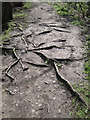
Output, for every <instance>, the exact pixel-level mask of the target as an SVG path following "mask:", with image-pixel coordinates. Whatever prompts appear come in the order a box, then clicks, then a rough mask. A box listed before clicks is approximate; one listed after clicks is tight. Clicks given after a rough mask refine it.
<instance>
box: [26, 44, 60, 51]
mask: <svg viewBox="0 0 90 120" xmlns="http://www.w3.org/2000/svg"><path fill="white" fill-rule="evenodd" d="M52 48H58V49H61V47H58V46H56V45H51V46H49V47H42V48H35V49H27V51H36V50H49V49H52Z"/></svg>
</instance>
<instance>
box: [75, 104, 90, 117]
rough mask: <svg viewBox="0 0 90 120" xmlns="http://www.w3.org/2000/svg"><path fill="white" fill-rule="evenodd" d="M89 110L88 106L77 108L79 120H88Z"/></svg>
mask: <svg viewBox="0 0 90 120" xmlns="http://www.w3.org/2000/svg"><path fill="white" fill-rule="evenodd" d="M88 115H89V110H88V108H87V107H86V106H80V105H79V106H77V112H76V116H77V117H78V118H88V117H89V116H88Z"/></svg>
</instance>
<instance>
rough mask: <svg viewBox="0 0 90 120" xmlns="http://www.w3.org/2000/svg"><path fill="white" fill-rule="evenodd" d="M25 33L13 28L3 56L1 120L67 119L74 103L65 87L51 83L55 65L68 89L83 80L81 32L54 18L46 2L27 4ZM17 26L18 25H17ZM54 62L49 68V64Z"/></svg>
mask: <svg viewBox="0 0 90 120" xmlns="http://www.w3.org/2000/svg"><path fill="white" fill-rule="evenodd" d="M27 14H28V16H27V18H26V20H27V21H26V26H27V28H23V30H21V29H18V28H15V29H14V30H13V31H11V32H10V34H11V36H13V37H11V39H10V41H9V45H6V46H5V47H6V48H8V49H9V48H15V50H16V51H14V50H13V51H14V52H13V55H11V54H8V53H7V49H6V52H3V54H2V59H3V60H2V61H3V70H4V69H6V68H7V67H8V66H10V65H11V64H13V62H16V61H17V62H16V64H15V65H13V66H12V68H10V69H9V70H8V71H7V74H6V75H4V74H3V86H2V87H3V91H2V95H3V108H2V117H3V118H33V117H35V118H54V117H56V118H73V117H75V116H74V115H70V112H72V111H73V112H75V111H76V106H77V105H79V104H80V102H79V101H78V99H77V101H76V104H75V105H72V99H73V96H72V94H73V93H72V94H71V91H70V90H69V89H67V85H66V83H63V82H62V81H60V78H57V76H56V73H57V70H56V69H55V64H56V65H57V68H58V70H59V73H60V75H61V76H63V79H65V80H67V81H68V83H70V85H72V84H78V85H79V84H80V83H83V82H86V81H85V80H84V74H82V72H83V71H84V67H83V64H84V60H85V59H84V57H85V56H86V51H85V47H84V46H85V38H84V37H83V36H82V35H81V29H80V28H79V27H77V26H73V25H71V24H70V23H69V22H68V20H67V19H66V18H64V17H61V16H59V15H58V14H57V13H56V11H55V10H54V8H53V6H52V5H51V4H48V3H33V6H32V8H30V10H28V12H27ZM21 24H22V23H21ZM54 63H55V64H54Z"/></svg>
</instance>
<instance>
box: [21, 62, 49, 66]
mask: <svg viewBox="0 0 90 120" xmlns="http://www.w3.org/2000/svg"><path fill="white" fill-rule="evenodd" d="M23 62H25V63H28V64H31V65H33V66H36V67H48V65H45V64H36V63H32V62H30V61H23Z"/></svg>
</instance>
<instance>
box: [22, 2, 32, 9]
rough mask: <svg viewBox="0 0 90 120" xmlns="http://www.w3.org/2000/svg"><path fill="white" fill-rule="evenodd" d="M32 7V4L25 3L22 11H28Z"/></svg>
mask: <svg viewBox="0 0 90 120" xmlns="http://www.w3.org/2000/svg"><path fill="white" fill-rule="evenodd" d="M31 6H32V2H27V3H26V4H25V5H24V6H23V9H29V8H30V7H31Z"/></svg>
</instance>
